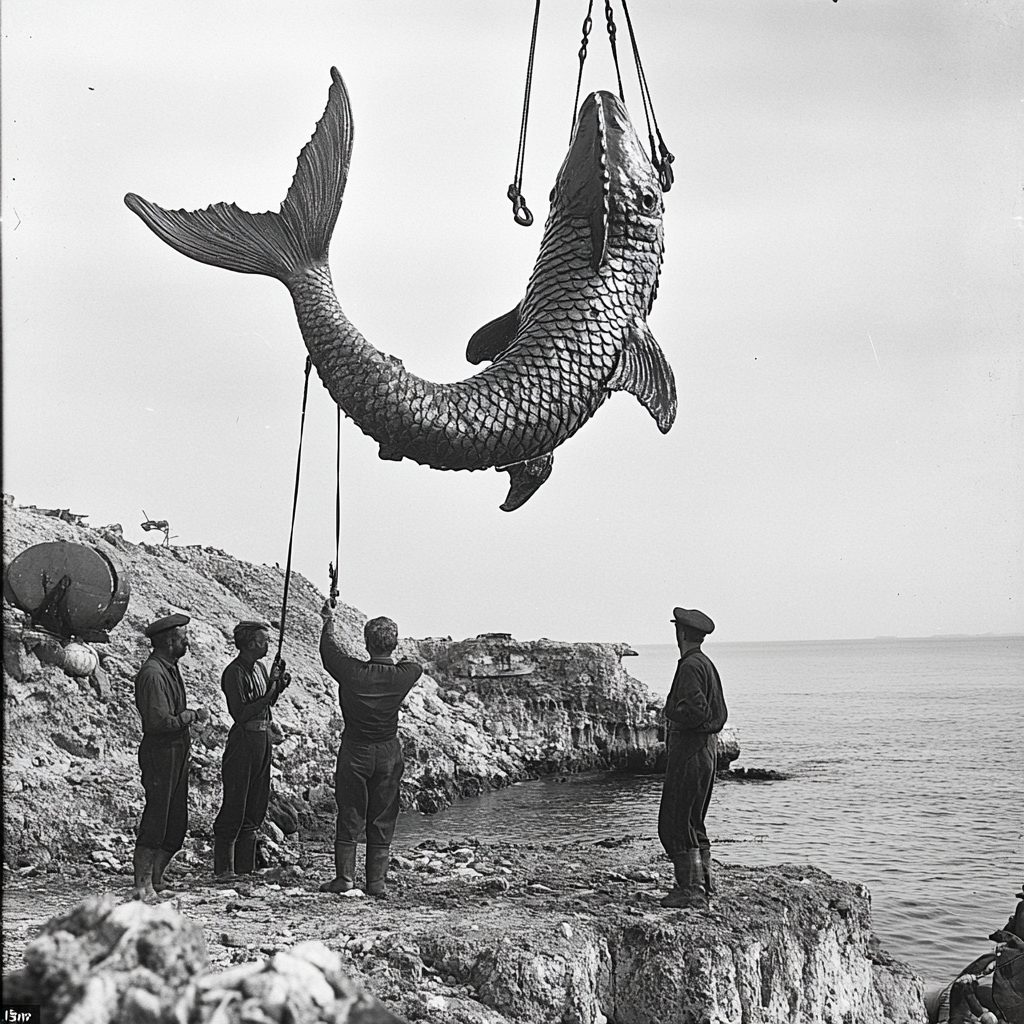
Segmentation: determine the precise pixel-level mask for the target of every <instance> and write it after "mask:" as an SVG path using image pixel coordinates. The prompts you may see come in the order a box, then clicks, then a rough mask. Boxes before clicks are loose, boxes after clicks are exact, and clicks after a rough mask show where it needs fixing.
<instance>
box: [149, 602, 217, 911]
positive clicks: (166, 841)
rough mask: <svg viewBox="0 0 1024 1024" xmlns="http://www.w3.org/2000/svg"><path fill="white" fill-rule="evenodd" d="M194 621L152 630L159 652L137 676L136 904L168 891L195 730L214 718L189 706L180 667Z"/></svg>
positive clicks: (180, 618)
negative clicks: (142, 802) (140, 804)
mask: <svg viewBox="0 0 1024 1024" xmlns="http://www.w3.org/2000/svg"><path fill="white" fill-rule="evenodd" d="M188 623H189V617H188V616H187V615H182V614H180V613H178V614H175V615H167V616H165V617H163V618H161V619H157V620H156V621H155V622H151V623H150V624H149V625H148V626H147V627H146V636H147V637H149V639H150V642H151V643H152V645H153V652H152V654H150V656H149V657H148V658H147V659H146V661H145V662H144V663H143V665H142V668H140V669H139V673H138V675H137V676H136V677H135V706H136V707H137V708H138V709H139V715H140V717H141V718H142V743H141V744H140V746H139V767H140V768H141V769H142V788H143V789H144V790H145V791H146V807H145V810H144V811H143V812H142V820H141V821H140V822H139V827H138V835H137V838H136V840H135V855H134V857H133V866H134V869H135V891H134V893H133V896H134V898H135V899H140V900H152V899H154V898H156V896H157V893H161V892H167V890H168V886H166V885H165V884H164V880H163V878H164V870H165V869H166V867H167V865H168V864H169V863H170V862H171V858H172V857H173V856H174V855H175V854H176V853H177V852H178V851H179V850H180V849H181V847H182V844H183V843H184V841H185V830H186V829H187V828H188V766H189V760H190V751H191V748H192V737H191V735H190V734H189V726H190V725H191V724H192V723H193V722H199V723H203V722H205V721H207V720H208V719H209V717H210V712H209V711H207V709H206V708H199V709H198V710H193V709H192V708H187V707H185V684H184V682H183V681H182V678H181V669H179V668H178V662H179V661H180V660H181V658H182V657H183V656H184V655H185V652H186V651H187V650H188Z"/></svg>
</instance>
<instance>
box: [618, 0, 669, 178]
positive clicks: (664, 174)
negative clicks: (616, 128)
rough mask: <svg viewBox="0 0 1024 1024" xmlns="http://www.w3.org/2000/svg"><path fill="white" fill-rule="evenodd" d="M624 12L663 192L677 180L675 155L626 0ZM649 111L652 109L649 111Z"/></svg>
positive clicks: (623, 2) (623, 4) (655, 163)
mask: <svg viewBox="0 0 1024 1024" xmlns="http://www.w3.org/2000/svg"><path fill="white" fill-rule="evenodd" d="M622 13H623V14H625V16H626V26H627V28H628V29H629V42H630V45H631V46H632V48H633V60H634V61H635V62H636V77H637V80H638V81H639V83H640V98H641V99H642V101H643V105H644V117H645V118H646V120H647V138H648V139H650V142H651V163H653V164H654V166H655V169H656V170H657V172H658V178H659V179H660V181H661V190H662V192H668V191H669V190H670V189H671V188H672V183H673V182H674V181H675V174H673V172H672V163H673V161H674V160H675V157H674V156H673V155H672V154H671V153H670V152H669V151H668V146H666V145H665V140H664V139H663V138H662V137H661V129H660V128H659V127H658V118H657V117H656V116H655V114H654V100H653V99H652V98H651V90H650V87H649V86H648V85H647V75H646V74H645V73H644V66H643V64H642V63H641V61H640V48H639V47H638V46H637V44H636V34H635V33H634V32H633V19H632V18H630V16H629V8H628V7H627V6H626V0H622ZM648 111H650V112H649V113H648ZM652 121H653V122H654V131H655V132H656V133H657V135H658V145H657V148H656V147H655V145H654V135H653V134H652V133H651V122H652Z"/></svg>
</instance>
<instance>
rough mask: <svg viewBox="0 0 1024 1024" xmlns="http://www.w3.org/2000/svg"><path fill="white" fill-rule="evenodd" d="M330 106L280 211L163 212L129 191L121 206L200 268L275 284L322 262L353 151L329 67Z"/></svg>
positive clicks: (342, 97) (344, 98) (231, 207)
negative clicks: (275, 280)
mask: <svg viewBox="0 0 1024 1024" xmlns="http://www.w3.org/2000/svg"><path fill="white" fill-rule="evenodd" d="M331 80H332V81H331V87H330V91H329V93H328V99H327V108H326V109H325V111H324V114H323V116H322V117H321V118H320V121H319V122H318V123H317V126H316V131H315V132H314V133H313V137H312V139H310V141H309V142H308V143H306V145H305V146H304V147H303V150H302V152H301V153H300V154H299V162H298V168H297V169H296V172H295V177H294V178H293V179H292V183H291V186H290V188H289V189H288V194H287V196H286V197H285V200H284V202H283V203H282V204H281V209H280V212H278V213H248V212H247V211H245V210H241V209H239V208H238V207H237V206H235V204H234V203H217V204H216V205H214V206H208V207H207V208H206V209H205V210H195V211H189V210H165V209H163V208H162V207H160V206H157V205H156V204H155V203H151V202H149V201H148V200H146V199H143V198H142V197H141V196H137V195H135V194H134V193H132V192H129V193H128V195H126V196H125V197H124V201H125V205H126V206H127V207H128V209H129V210H131V211H132V212H133V213H136V214H138V216H139V217H141V218H142V220H143V222H144V223H145V224H146V225H147V227H149V228H150V229H151V230H152V231H153V232H154V234H156V235H157V236H158V237H159V238H161V239H163V241H165V242H166V243H167V244H168V245H169V246H171V248H173V249H177V250H178V252H180V253H183V254H184V255H185V256H188V257H190V258H191V259H194V260H198V261H199V262H200V263H210V264H212V265H213V266H215V267H223V268H224V269H226V270H235V271H237V272H238V273H241V274H266V275H267V276H269V277H276V278H278V279H279V280H282V281H287V280H288V278H290V277H291V276H293V275H294V274H296V273H298V272H301V271H302V270H304V269H306V268H308V267H312V266H319V265H322V264H324V263H326V261H327V251H328V249H329V247H330V243H331V234H332V232H333V231H334V224H335V221H336V220H337V218H338V211H339V210H340V209H341V200H342V197H343V196H344V194H345V182H346V181H347V180H348V168H349V160H350V157H351V153H352V107H351V104H350V102H349V98H348V91H347V90H346V89H345V83H344V82H343V81H342V78H341V75H340V74H338V69H337V68H331Z"/></svg>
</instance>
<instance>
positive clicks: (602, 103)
mask: <svg viewBox="0 0 1024 1024" xmlns="http://www.w3.org/2000/svg"><path fill="white" fill-rule="evenodd" d="M664 210H665V201H664V197H663V195H662V190H661V183H660V180H659V178H658V172H657V169H656V168H655V166H654V164H653V163H652V162H651V158H650V156H648V154H647V151H646V150H645V149H644V146H643V143H642V142H641V141H640V138H639V137H638V136H637V134H636V131H635V130H634V128H633V125H632V122H631V121H630V119H629V112H628V111H627V110H626V106H625V104H624V103H623V102H622V101H621V100H620V99H619V98H618V96H616V95H615V94H614V93H610V92H606V91H603V90H602V91H600V92H593V93H591V94H590V95H589V96H588V97H587V98H586V99H585V100H584V101H583V103H582V104H581V106H580V110H579V115H578V116H577V118H576V127H575V129H574V130H573V136H572V142H571V143H570V145H569V152H568V153H567V154H566V157H565V160H564V161H563V163H562V167H561V169H560V170H559V172H558V177H557V179H556V180H555V187H554V188H553V189H552V190H551V215H552V217H554V218H557V219H561V218H562V217H570V218H574V219H575V218H581V217H582V218H585V219H586V220H587V222H588V224H589V226H590V242H591V267H592V268H593V269H594V270H595V271H597V270H600V268H601V266H602V265H603V264H604V262H605V261H606V259H607V256H608V252H609V247H610V246H612V245H617V246H618V247H622V248H627V249H628V248H629V247H630V246H631V244H632V243H635V242H637V241H641V242H647V243H652V242H653V243H655V244H654V248H655V249H656V253H655V254H654V255H656V257H657V260H656V263H657V266H656V268H655V271H654V272H655V276H656V275H657V270H658V268H660V263H661V238H662V229H661V221H662V215H663V214H664Z"/></svg>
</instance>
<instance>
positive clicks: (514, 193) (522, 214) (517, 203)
mask: <svg viewBox="0 0 1024 1024" xmlns="http://www.w3.org/2000/svg"><path fill="white" fill-rule="evenodd" d="M508 197H509V199H511V200H512V219H513V220H514V221H515V222H516V223H517V224H519V225H521V226H522V227H524V228H528V227H529V226H530V225H531V224H532V223H533V214H532V213H530V208H529V207H528V206H527V205H526V200H525V199H524V198H523V194H522V193H521V192H520V191H519V189H517V188H516V186H515V185H514V184H513V185H509V187H508Z"/></svg>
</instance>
